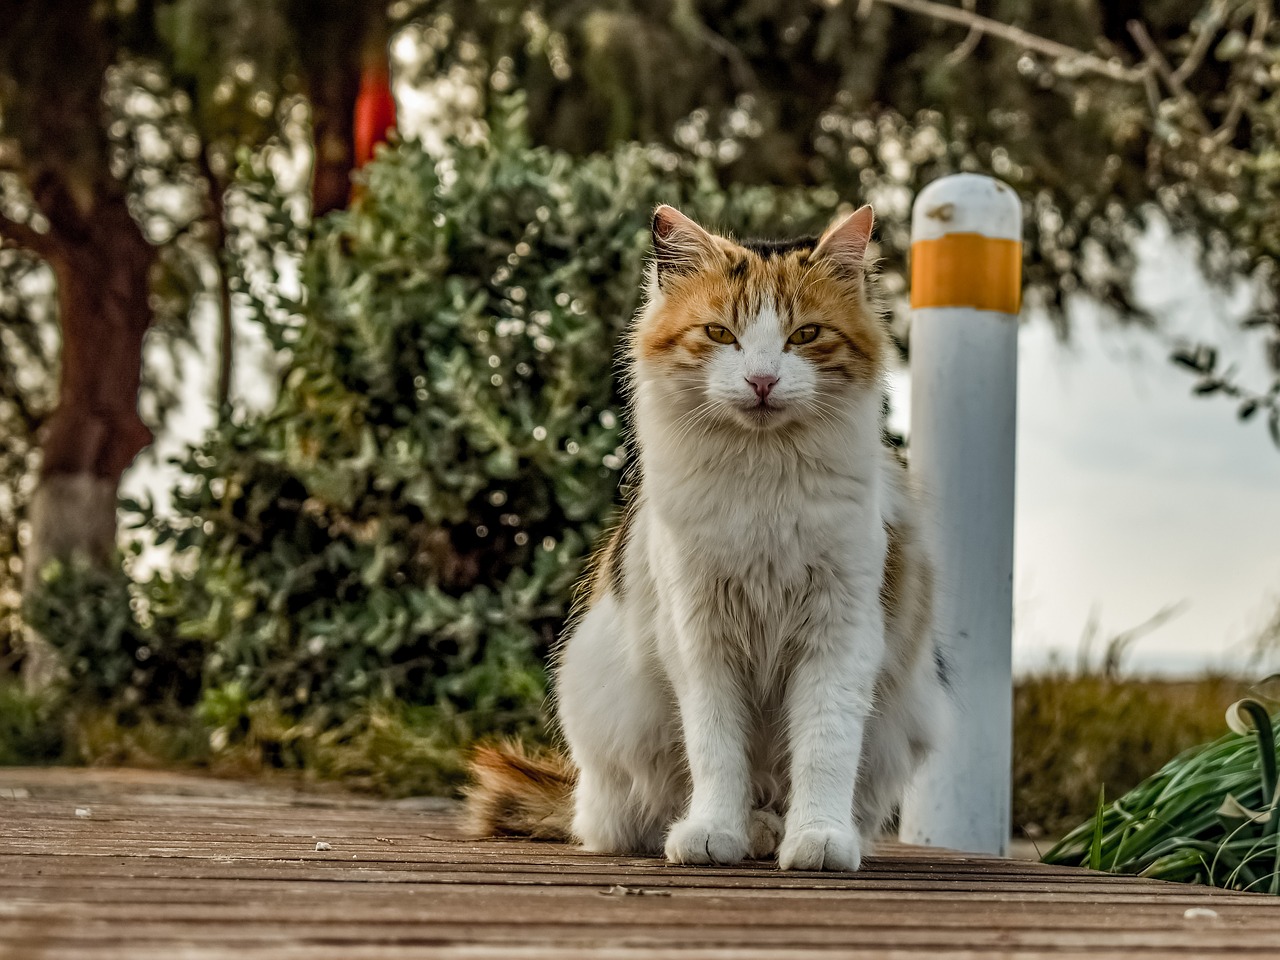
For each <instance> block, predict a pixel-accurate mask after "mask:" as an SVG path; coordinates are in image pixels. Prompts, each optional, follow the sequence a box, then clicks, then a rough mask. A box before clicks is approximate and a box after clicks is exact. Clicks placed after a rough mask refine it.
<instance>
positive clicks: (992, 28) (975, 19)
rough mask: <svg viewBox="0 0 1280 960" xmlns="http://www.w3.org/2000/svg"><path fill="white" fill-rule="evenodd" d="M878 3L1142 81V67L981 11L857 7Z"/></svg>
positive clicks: (926, 3) (928, 1)
mask: <svg viewBox="0 0 1280 960" xmlns="http://www.w3.org/2000/svg"><path fill="white" fill-rule="evenodd" d="M876 3H880V4H884V5H885V6H889V7H897V8H898V9H899V10H905V11H907V12H908V13H917V14H920V15H921V16H925V17H932V18H933V19H935V20H946V21H948V22H949V23H956V24H959V25H960V26H962V27H968V28H969V30H970V31H971V32H972V31H978V32H980V33H983V34H987V35H988V36H992V37H997V38H999V39H1001V40H1006V41H1008V42H1009V43H1012V44H1016V45H1017V46H1020V47H1022V48H1024V49H1026V50H1033V51H1035V52H1036V53H1040V54H1043V55H1044V56H1046V57H1052V58H1053V59H1054V60H1062V61H1068V62H1070V63H1071V64H1072V66H1074V67H1076V68H1077V69H1079V70H1084V71H1087V72H1089V73H1096V74H1099V75H1101V76H1104V77H1108V78H1110V79H1112V80H1118V81H1120V82H1121V83H1142V82H1143V77H1144V76H1145V74H1146V70H1145V69H1143V68H1141V67H1129V66H1125V65H1124V64H1122V63H1119V62H1117V61H1114V60H1105V59H1103V58H1102V57H1099V56H1098V55H1097V54H1093V53H1087V52H1085V51H1084V50H1077V49H1076V48H1075V47H1071V46H1068V45H1067V44H1065V43H1059V42H1058V41H1057V40H1050V39H1048V38H1047V37H1041V36H1039V35H1037V34H1034V33H1029V32H1028V31H1026V30H1023V29H1022V28H1020V27H1014V26H1011V25H1009V24H1007V23H1002V22H1001V21H999V20H992V19H991V18H990V17H984V16H982V15H981V14H977V13H972V12H970V11H968V10H962V9H960V8H958V7H951V6H948V5H947V4H945V3H937V2H935V0H863V3H862V7H861V9H862V10H863V11H864V12H865V11H866V10H867V9H868V8H869V7H870V6H872V5H873V4H876Z"/></svg>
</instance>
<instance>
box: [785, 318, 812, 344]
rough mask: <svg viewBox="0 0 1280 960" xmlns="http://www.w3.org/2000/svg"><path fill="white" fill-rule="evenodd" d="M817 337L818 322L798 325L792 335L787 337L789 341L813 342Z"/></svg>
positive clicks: (796, 342) (798, 342)
mask: <svg viewBox="0 0 1280 960" xmlns="http://www.w3.org/2000/svg"><path fill="white" fill-rule="evenodd" d="M817 339H818V325H817V324H816V323H806V324H805V325H804V326H803V327H798V328H797V329H796V330H795V332H794V333H792V334H791V336H789V337H787V343H794V344H805V343H813V341H814V340H817Z"/></svg>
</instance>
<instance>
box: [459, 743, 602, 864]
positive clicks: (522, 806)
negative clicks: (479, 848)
mask: <svg viewBox="0 0 1280 960" xmlns="http://www.w3.org/2000/svg"><path fill="white" fill-rule="evenodd" d="M576 779H577V774H576V771H575V770H574V769H573V764H572V763H571V762H570V761H569V758H568V757H566V756H564V755H563V754H560V753H552V752H548V753H542V754H538V755H536V756H531V755H530V754H529V753H527V752H526V751H525V749H524V748H523V747H521V746H520V745H519V744H517V743H495V744H488V745H485V746H482V747H480V748H478V749H477V750H476V752H475V754H474V755H473V756H472V758H471V784H470V785H469V786H468V787H467V788H466V789H465V790H464V791H463V792H464V794H465V795H466V798H467V821H468V826H469V827H470V829H471V830H472V831H473V832H474V833H475V834H476V835H477V836H482V837H530V838H532V839H534V840H571V839H572V838H573V834H572V830H571V822H572V819H573V784H574V781H575V780H576Z"/></svg>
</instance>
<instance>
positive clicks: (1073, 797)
mask: <svg viewBox="0 0 1280 960" xmlns="http://www.w3.org/2000/svg"><path fill="white" fill-rule="evenodd" d="M1249 688H1250V684H1249V682H1248V681H1246V680H1242V679H1239V678H1235V677H1226V676H1206V677H1202V678H1198V679H1194V680H1143V679H1135V678H1115V677H1108V676H1105V675H1103V674H1095V673H1088V674H1084V675H1070V674H1066V673H1052V674H1045V675H1043V676H1037V677H1029V678H1026V679H1023V680H1021V681H1020V682H1019V683H1018V684H1017V685H1016V687H1015V689H1014V748H1013V756H1014V763H1013V826H1014V833H1015V835H1017V836H1026V837H1029V838H1031V839H1036V838H1039V837H1046V836H1048V837H1056V836H1061V835H1062V834H1064V833H1065V832H1067V831H1068V830H1070V829H1071V828H1073V827H1075V826H1077V825H1079V824H1080V823H1082V822H1083V821H1085V820H1087V819H1089V818H1090V817H1092V816H1093V814H1094V812H1095V810H1096V809H1097V806H1098V790H1099V788H1100V787H1101V788H1104V789H1105V790H1106V796H1107V797H1108V798H1109V799H1111V798H1115V797H1118V796H1119V795H1120V794H1122V793H1126V792H1127V791H1129V790H1131V789H1132V788H1133V787H1135V786H1137V785H1138V784H1139V783H1140V782H1141V781H1142V780H1144V779H1145V778H1147V777H1149V776H1150V775H1151V774H1153V773H1155V772H1156V771H1157V770H1158V769H1159V768H1160V767H1161V766H1163V765H1164V764H1165V763H1166V762H1168V761H1169V760H1171V759H1172V758H1173V757H1174V756H1176V755H1177V754H1179V753H1181V752H1182V751H1183V750H1185V749H1187V748H1188V747H1192V746H1195V745H1196V744H1200V743H1208V742H1209V741H1212V740H1216V739H1218V737H1220V736H1221V735H1222V734H1223V733H1225V732H1226V729H1227V728H1226V721H1225V719H1224V716H1225V714H1226V710H1227V707H1229V706H1230V705H1231V704H1232V703H1233V702H1235V701H1236V700H1238V699H1240V698H1241V697H1243V696H1245V695H1246V694H1248V693H1249Z"/></svg>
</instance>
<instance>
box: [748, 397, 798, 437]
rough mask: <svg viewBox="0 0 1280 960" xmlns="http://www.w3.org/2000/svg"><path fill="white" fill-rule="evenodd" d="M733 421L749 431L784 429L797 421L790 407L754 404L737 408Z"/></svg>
mask: <svg viewBox="0 0 1280 960" xmlns="http://www.w3.org/2000/svg"><path fill="white" fill-rule="evenodd" d="M733 419H734V420H736V421H737V422H738V424H739V425H740V426H743V427H746V428H747V429H749V430H756V431H768V430H777V429H778V428H779V427H784V426H786V425H787V424H789V423H791V421H792V420H793V419H795V414H794V411H793V410H792V409H791V407H790V406H782V405H780V404H772V403H771V404H752V405H751V406H748V407H736V408H735V409H734V411H733Z"/></svg>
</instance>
